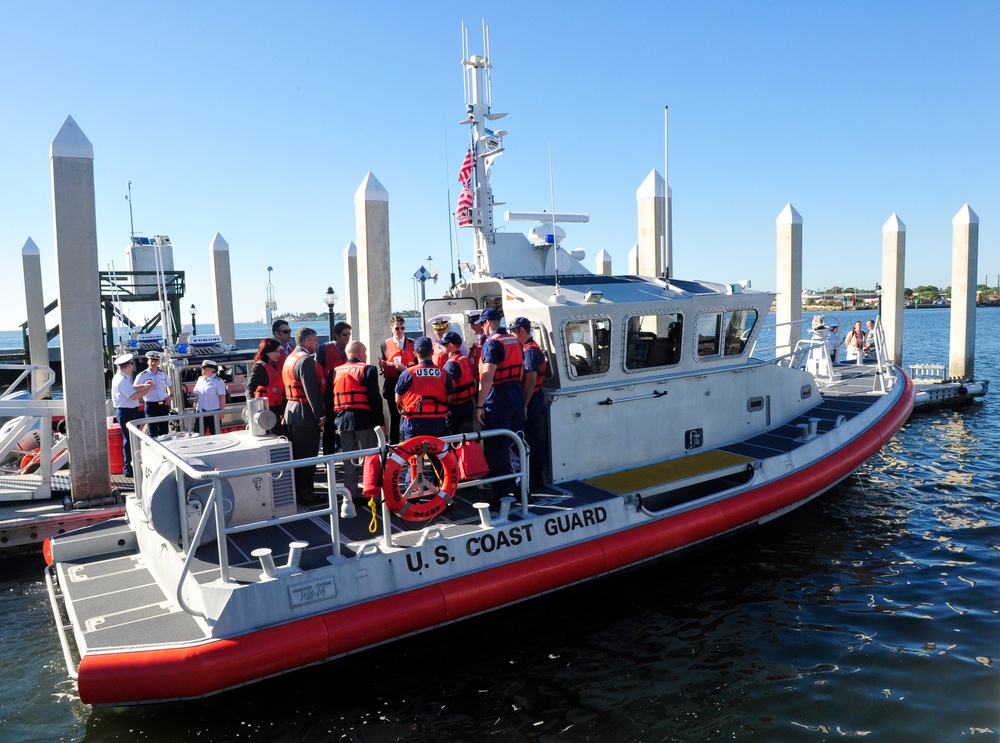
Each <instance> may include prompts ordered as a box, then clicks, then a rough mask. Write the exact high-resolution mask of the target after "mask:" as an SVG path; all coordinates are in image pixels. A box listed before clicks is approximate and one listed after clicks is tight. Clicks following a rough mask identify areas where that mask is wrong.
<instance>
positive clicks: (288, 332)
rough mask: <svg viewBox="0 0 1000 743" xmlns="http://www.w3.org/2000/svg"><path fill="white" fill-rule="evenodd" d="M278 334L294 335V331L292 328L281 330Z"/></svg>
mask: <svg viewBox="0 0 1000 743" xmlns="http://www.w3.org/2000/svg"><path fill="white" fill-rule="evenodd" d="M278 332H279V333H281V334H282V335H291V334H292V329H291V328H286V329H285V330H279V331H278Z"/></svg>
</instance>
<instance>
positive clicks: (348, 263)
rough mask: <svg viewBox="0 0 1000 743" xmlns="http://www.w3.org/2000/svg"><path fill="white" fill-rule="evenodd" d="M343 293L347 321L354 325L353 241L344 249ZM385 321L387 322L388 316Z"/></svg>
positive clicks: (355, 277)
mask: <svg viewBox="0 0 1000 743" xmlns="http://www.w3.org/2000/svg"><path fill="white" fill-rule="evenodd" d="M344 293H345V294H346V295H347V296H346V297H345V298H344V300H345V301H344V311H345V313H346V314H347V322H348V323H350V325H351V327H354V325H355V324H356V323H357V322H358V246H357V245H355V244H354V242H353V241H352V242H349V243H347V247H346V248H345V249H344ZM385 322H386V324H388V322H389V318H386V320H385ZM369 353H370V351H369Z"/></svg>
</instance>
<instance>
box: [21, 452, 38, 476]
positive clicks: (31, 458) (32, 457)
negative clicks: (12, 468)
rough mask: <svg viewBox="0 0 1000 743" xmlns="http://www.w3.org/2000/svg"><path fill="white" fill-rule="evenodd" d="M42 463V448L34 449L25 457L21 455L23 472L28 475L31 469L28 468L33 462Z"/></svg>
mask: <svg viewBox="0 0 1000 743" xmlns="http://www.w3.org/2000/svg"><path fill="white" fill-rule="evenodd" d="M41 463H42V451H41V449H32V450H31V451H29V452H28V453H27V454H25V455H24V456H23V457H21V474H22V475H27V474H28V473H29V472H31V470H29V469H28V468H29V467H31V465H33V464H36V465H37V464H41Z"/></svg>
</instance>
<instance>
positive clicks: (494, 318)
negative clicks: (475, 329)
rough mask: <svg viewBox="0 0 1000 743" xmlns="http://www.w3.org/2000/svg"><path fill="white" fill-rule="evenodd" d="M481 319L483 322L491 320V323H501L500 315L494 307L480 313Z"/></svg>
mask: <svg viewBox="0 0 1000 743" xmlns="http://www.w3.org/2000/svg"><path fill="white" fill-rule="evenodd" d="M479 319H480V320H482V321H483V322H486V321H487V320H489V321H490V322H500V313H499V312H497V311H496V310H495V309H493V308H492V307H487V308H486V309H485V310H483V311H482V312H480V313H479Z"/></svg>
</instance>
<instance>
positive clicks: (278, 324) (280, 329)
mask: <svg viewBox="0 0 1000 743" xmlns="http://www.w3.org/2000/svg"><path fill="white" fill-rule="evenodd" d="M271 337H272V338H274V340H276V341H277V342H278V360H277V361H276V362H275V363H276V364H277V365H278V369H279V370H280V369H281V367H282V366H284V365H285V359H287V358H288V354H290V353H291V352H292V351H293V350H294V349H295V345H294V344H293V343H292V329H291V327H289V325H288V320H275V321H274V322H273V323H271Z"/></svg>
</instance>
